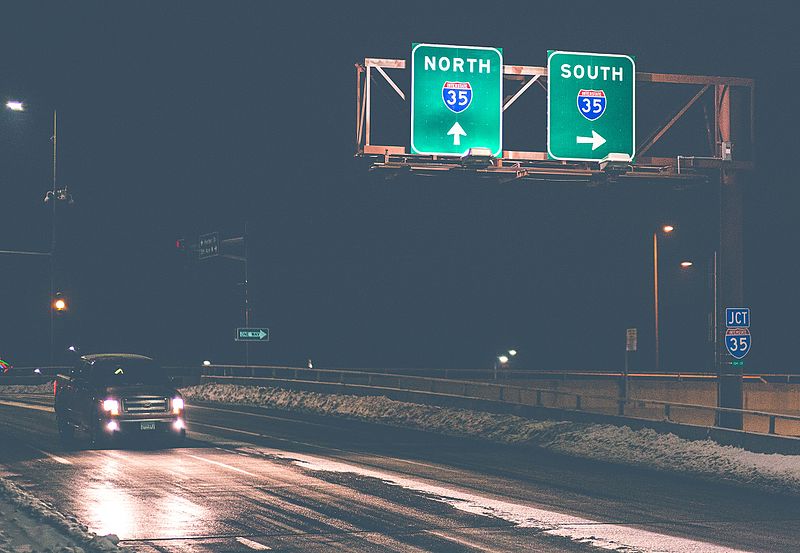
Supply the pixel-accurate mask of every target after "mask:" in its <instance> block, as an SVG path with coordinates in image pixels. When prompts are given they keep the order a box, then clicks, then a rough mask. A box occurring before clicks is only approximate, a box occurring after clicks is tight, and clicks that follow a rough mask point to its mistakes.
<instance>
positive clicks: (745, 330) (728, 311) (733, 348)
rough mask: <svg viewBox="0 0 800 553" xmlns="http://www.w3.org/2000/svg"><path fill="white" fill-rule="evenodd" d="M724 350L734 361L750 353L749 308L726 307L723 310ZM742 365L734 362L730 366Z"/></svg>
mask: <svg viewBox="0 0 800 553" xmlns="http://www.w3.org/2000/svg"><path fill="white" fill-rule="evenodd" d="M725 326H726V327H727V330H726V331H725V348H726V349H727V350H728V353H730V354H731V356H732V357H733V358H734V359H742V358H743V357H744V356H745V355H747V354H748V353H750V345H751V343H752V340H751V338H750V308H749V307H726V308H725ZM742 364H743V363H737V362H736V361H734V362H733V363H732V365H734V366H742Z"/></svg>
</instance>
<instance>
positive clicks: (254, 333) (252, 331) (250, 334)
mask: <svg viewBox="0 0 800 553" xmlns="http://www.w3.org/2000/svg"><path fill="white" fill-rule="evenodd" d="M236 341H237V342H269V329H268V328H237V329H236Z"/></svg>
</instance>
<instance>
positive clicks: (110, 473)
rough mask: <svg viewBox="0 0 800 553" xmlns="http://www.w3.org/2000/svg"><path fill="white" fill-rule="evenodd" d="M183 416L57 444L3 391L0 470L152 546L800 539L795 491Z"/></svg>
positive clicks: (466, 443) (391, 432) (457, 443)
mask: <svg viewBox="0 0 800 553" xmlns="http://www.w3.org/2000/svg"><path fill="white" fill-rule="evenodd" d="M188 423H189V431H190V437H191V439H190V440H189V441H188V442H187V444H186V446H185V447H181V448H171V447H168V446H159V447H156V446H151V445H147V444H126V447H117V448H114V449H104V450H89V449H85V448H75V449H71V450H67V449H65V448H64V447H62V446H61V444H60V443H59V441H58V437H57V435H56V433H55V421H54V415H53V413H52V409H51V399H50V398H49V397H48V396H32V395H29V396H13V397H11V396H7V395H2V392H1V391H0V475H2V476H5V477H8V478H11V479H12V480H14V481H15V482H17V483H18V484H19V485H21V486H23V487H25V488H26V489H29V490H30V491H31V492H33V493H34V494H35V495H37V496H39V497H40V498H42V499H45V500H47V501H49V502H51V503H52V504H54V505H55V506H56V507H57V508H58V509H59V510H61V511H62V512H66V513H71V514H74V515H76V516H77V517H78V519H79V520H80V521H81V522H83V523H84V524H86V525H87V526H88V527H89V529H90V530H91V531H94V532H97V533H99V534H108V533H114V534H117V535H118V536H119V537H120V538H121V539H122V540H123V541H122V542H121V544H122V545H124V546H126V547H129V548H131V549H132V550H134V551H139V552H148V553H149V552H172V551H181V552H201V551H215V552H223V551H226V552H227V551H231V552H233V551H237V552H240V551H248V552H249V551H258V550H262V551H269V550H271V551H309V552H316V551H360V552H363V551H402V552H406V551H443V552H461V551H498V552H499V551H514V552H518V551H537V552H540V551H541V552H550V551H591V550H596V549H595V547H596V546H602V547H604V548H621V547H623V546H627V547H628V549H627V551H632V550H639V551H697V552H708V553H712V552H724V551H787V552H789V551H798V550H800V540H798V538H800V500H798V499H797V498H788V497H783V496H780V495H775V494H766V493H760V492H754V491H750V490H746V489H743V488H738V487H734V486H726V485H719V484H710V483H705V482H701V481H696V480H692V479H687V478H682V477H677V476H670V475H664V474H657V473H653V472H650V471H645V470H636V469H631V468H624V467H619V466H616V465H609V464H602V463H596V462H588V461H582V460H577V459H571V458H566V457H562V456H558V455H553V454H549V453H546V452H541V451H536V450H524V449H521V448H514V447H508V446H499V445H490V446H487V445H486V444H484V443H480V442H477V441H471V440H464V439H456V438H445V437H441V436H435V435H431V434H427V433H423V432H417V431H408V430H399V429H391V428H384V427H379V426H376V425H369V424H363V423H356V422H352V421H341V420H332V419H325V418H322V417H317V416H313V415H303V414H297V413H287V412H280V411H272V410H264V409H256V408H241V407H240V408H236V410H235V411H230V410H228V409H224V408H220V407H219V406H213V405H190V406H189V410H188ZM590 544H594V546H592V545H590Z"/></svg>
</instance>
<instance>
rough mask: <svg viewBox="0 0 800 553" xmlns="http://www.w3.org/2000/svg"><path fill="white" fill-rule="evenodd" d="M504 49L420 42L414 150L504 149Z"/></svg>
mask: <svg viewBox="0 0 800 553" xmlns="http://www.w3.org/2000/svg"><path fill="white" fill-rule="evenodd" d="M502 102H503V52H502V50H500V49H499V48H484V47H477V46H448V45H443V44H415V45H414V46H413V48H412V50H411V152H412V153H415V154H429V155H463V154H465V153H466V152H467V150H469V149H470V148H486V149H488V150H489V151H490V152H491V153H492V155H493V156H496V157H498V156H500V155H502V151H503V103H502Z"/></svg>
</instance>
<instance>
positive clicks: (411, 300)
mask: <svg viewBox="0 0 800 553" xmlns="http://www.w3.org/2000/svg"><path fill="white" fill-rule="evenodd" d="M551 4H552V5H549V6H543V5H541V4H540V3H532V2H518V3H503V4H500V5H492V4H491V3H483V4H480V5H478V4H474V5H472V4H464V3H461V4H456V3H452V2H448V3H439V4H433V3H414V2H405V3H400V4H391V3H385V4H379V3H378V4H376V3H374V2H373V3H346V2H345V3H330V5H325V6H321V5H320V4H319V3H306V2H293V3H277V2H222V1H219V2H181V3H176V2H166V3H165V2H137V3H126V4H123V3H121V2H102V3H100V2H96V3H95V2H82V3H77V2H74V3H68V4H67V3H63V2H29V3H20V2H3V3H2V5H1V6H0V7H1V8H2V14H3V15H2V19H0V52H2V56H0V98H2V99H3V101H4V102H5V100H6V99H9V98H22V99H24V100H26V101H27V102H28V105H29V110H28V111H27V112H25V113H22V114H19V113H11V112H8V111H6V110H3V111H2V112H0V192H2V195H0V222H1V223H2V224H1V225H0V229H2V230H0V249H30V250H40V251H46V250H47V249H48V248H49V233H50V220H51V219H50V218H51V213H50V211H48V210H47V209H46V208H45V206H44V204H43V203H42V198H43V196H44V193H45V192H46V190H47V189H48V188H49V187H50V182H51V181H50V179H51V176H50V171H51V161H52V160H51V150H50V149H51V143H50V142H49V140H48V138H49V136H50V135H51V125H52V110H53V108H54V107H57V109H58V114H59V119H58V123H59V130H58V140H59V152H58V154H59V158H58V172H59V175H58V179H59V183H60V184H61V185H64V184H66V185H69V187H70V190H71V191H72V193H73V194H74V197H75V200H76V203H75V205H74V206H72V207H70V208H68V209H63V210H61V211H60V213H59V214H58V226H57V229H58V237H57V238H58V242H57V251H58V272H57V274H58V285H57V287H58V288H59V289H61V290H63V291H64V293H65V294H66V295H68V296H69V298H70V300H71V309H70V312H69V313H68V314H66V316H64V317H60V318H59V320H58V321H57V323H58V336H59V342H60V343H61V342H65V341H77V342H78V343H80V344H81V345H82V346H83V348H84V350H95V351H99V350H104V351H108V350H129V351H140V352H145V353H152V354H155V355H157V356H159V357H160V358H162V359H163V360H164V361H165V362H168V363H190V362H191V363H196V362H198V361H199V360H202V359H206V358H208V359H212V360H214V361H218V362H223V361H242V360H243V348H242V347H241V344H236V343H234V341H233V333H234V329H235V328H236V327H237V326H243V325H242V321H241V319H242V308H241V304H242V289H241V287H240V286H238V285H237V283H238V282H240V281H241V280H242V278H243V277H242V265H241V263H239V262H236V261H234V260H229V259H213V260H209V261H205V262H203V263H187V262H186V261H185V260H184V259H183V258H182V257H181V256H180V255H179V253H178V252H177V251H176V250H175V247H174V242H175V240H176V239H177V238H180V237H183V238H186V239H188V241H192V240H194V239H196V237H197V235H198V234H200V233H204V232H211V231H218V232H220V233H221V235H222V236H223V237H233V236H237V235H240V234H242V232H243V229H244V226H245V223H246V224H247V226H248V231H249V237H250V255H251V264H250V273H251V274H250V294H251V298H252V304H253V321H252V322H253V325H254V326H264V327H269V328H270V330H271V333H272V339H271V342H270V343H268V344H256V345H253V346H252V348H251V357H252V359H253V360H255V361H258V362H265V363H290V364H297V363H302V364H304V363H305V360H306V359H307V358H309V357H311V358H313V359H314V361H315V364H316V365H318V366H338V367H346V366H356V367H376V366H390V367H400V366H436V367H439V366H468V367H481V366H486V365H489V364H491V362H492V359H493V358H494V356H495V355H496V354H497V353H499V352H501V351H502V350H504V349H507V348H509V347H515V348H517V349H518V350H519V351H520V356H519V361H518V362H519V364H520V365H521V366H524V367H531V368H540V369H545V368H573V369H574V368H619V365H620V364H621V360H622V356H623V351H624V350H623V347H624V333H625V328H627V327H630V326H635V327H638V328H639V329H640V334H641V338H640V344H641V348H642V350H643V351H642V353H641V358H640V360H639V361H638V362H639V363H641V364H642V365H643V366H646V365H647V364H649V363H650V362H651V361H650V358H649V356H650V355H651V353H650V351H651V349H652V341H653V340H652V337H651V335H652V324H653V323H652V317H653V313H652V261H651V256H652V251H651V233H652V229H653V227H654V225H658V224H659V223H661V222H663V221H665V220H670V221H675V222H676V225H677V226H678V227H679V230H680V232H678V233H676V234H675V236H674V237H671V238H670V240H669V241H668V242H665V244H664V247H663V262H664V264H665V268H664V269H663V274H662V279H663V280H662V284H661V287H662V311H663V313H662V315H663V319H662V328H663V338H662V340H663V343H662V349H663V351H664V366H665V368H681V369H697V368H701V367H703V366H704V363H706V357H704V352H707V351H708V346H707V345H706V343H705V327H704V324H705V315H704V310H705V308H706V305H707V298H708V294H707V290H706V281H705V269H704V264H705V262H706V260H707V258H708V256H709V255H710V252H711V251H713V248H714V246H713V244H714V242H715V240H716V236H717V235H716V212H715V210H716V204H715V197H714V194H713V188H708V187H697V188H691V189H688V190H682V191H676V190H672V189H668V188H665V187H658V186H654V185H652V184H643V185H641V186H617V187H600V188H587V187H586V186H585V185H584V184H580V183H553V182H536V181H520V182H515V183H506V184H498V183H495V182H491V181H477V180H469V179H458V180H455V179H451V180H442V179H398V180H390V181H386V180H383V179H381V178H376V177H374V176H370V175H369V174H368V171H367V168H366V167H365V166H364V165H363V164H361V163H358V162H357V161H356V160H354V158H353V153H354V112H355V71H354V63H355V62H356V61H358V60H359V59H361V60H363V58H364V57H387V58H408V55H409V52H410V48H411V43H412V42H435V43H450V44H465V45H491V46H499V47H502V48H503V50H504V55H505V62H506V63H509V64H524V65H545V63H546V52H547V50H548V49H564V50H575V51H594V52H609V53H626V54H631V55H634V56H636V61H637V69H638V70H639V71H651V72H665V73H666V72H676V73H690V74H704V75H726V76H744V77H752V78H755V79H756V82H757V85H756V86H757V91H758V92H757V97H756V99H757V113H756V117H757V123H756V124H757V127H756V129H757V133H756V136H757V138H756V140H757V154H758V167H757V170H756V171H755V172H754V173H753V174H751V175H750V177H749V179H748V189H747V193H746V207H745V222H744V227H745V303H746V304H747V305H749V306H750V307H752V309H753V313H752V319H753V326H752V332H753V344H754V350H753V354H752V355H751V356H750V357H748V365H747V366H748V369H750V370H775V371H783V370H792V369H794V368H796V363H795V362H794V358H795V348H796V345H795V343H796V338H795V336H794V332H793V330H794V329H793V327H792V322H793V314H794V312H795V310H797V309H798V307H800V304H798V294H797V292H796V291H795V287H796V286H797V284H796V283H797V282H798V279H800V266H799V265H798V261H797V256H796V251H797V247H796V243H797V240H796V239H797V238H798V232H797V231H796V230H795V229H794V226H795V224H796V217H795V209H796V206H797V200H798V193H797V178H796V175H795V172H794V171H793V170H792V169H793V167H792V166H791V163H792V161H793V160H794V159H796V158H797V154H796V148H797V140H796V137H795V134H796V132H797V130H796V129H797V128H798V127H797V122H798V117H797V111H798V110H797V109H796V108H795V107H794V104H796V100H795V98H794V96H796V94H795V91H796V90H797V85H798V77H797V75H798V72H800V67H798V61H797V51H798V48H797V45H798V42H797V38H796V32H795V30H794V29H793V27H792V22H793V17H792V16H791V14H790V11H789V10H788V7H789V6H790V3H788V2H786V3H774V4H773V3H770V4H767V5H764V4H757V5H750V4H751V3H746V4H745V3H741V4H737V3H731V2H702V3H700V2H678V3H676V2H664V3H661V4H654V3H650V2H606V3H600V2H560V3H551ZM407 78H408V77H407V76H405V77H404V76H403V75H402V74H399V75H398V80H399V81H400V82H401V83H405V81H404V80H403V79H407ZM404 86H405V87H406V88H407V83H405V85H404ZM375 93H376V99H375V104H376V105H375V108H376V117H378V114H382V115H381V117H382V119H379V120H376V121H378V122H376V133H378V135H379V136H380V133H381V132H383V133H384V134H385V135H387V136H386V138H387V140H390V141H391V142H392V143H394V144H400V145H402V144H404V143H406V142H407V140H408V139H407V136H405V135H404V134H402V133H400V134H395V135H394V136H393V137H392V136H388V134H390V133H391V132H392V129H393V128H394V127H392V125H395V127H398V128H400V129H402V128H403V127H402V125H403V124H405V121H406V115H405V112H404V111H402V108H403V106H402V105H401V104H400V103H399V102H398V101H397V100H396V98H395V97H394V96H393V93H391V91H390V90H389V89H388V88H386V87H383V88H381V89H378V87H376V92H375ZM691 94H692V92H691V91H688V90H684V91H679V92H676V93H674V94H672V96H671V97H666V98H661V97H659V96H658V95H651V96H647V93H646V92H643V93H641V94H640V99H639V100H638V101H637V112H638V113H637V117H639V118H641V119H642V120H645V121H646V120H648V117H649V118H650V119H651V120H652V121H654V122H658V121H660V120H662V119H663V118H664V117H666V116H667V115H668V114H669V112H670V111H671V110H673V109H676V108H677V107H679V105H680V104H681V103H682V102H685V101H686V100H687V99H688V98H689V97H690V96H691ZM544 110H545V96H544V93H543V91H542V90H535V89H534V90H531V91H530V94H529V96H526V97H525V99H524V101H523V100H521V101H520V102H519V103H518V105H516V106H514V108H512V109H511V110H509V111H508V112H507V113H506V128H507V134H506V147H519V148H523V147H526V146H528V144H522V142H526V141H528V140H529V141H530V144H533V145H534V147H535V146H536V145H537V144H540V146H539V148H538V149H543V142H544V135H545V128H544V126H543V125H542V124H540V123H539V121H540V120H541V118H542V117H543V115H544V113H545V112H544ZM696 116H697V114H695V118H696ZM398 121H399V122H401V123H400V124H398ZM381 124H384V125H385V127H383V128H382V127H381ZM649 130H651V128H641V129H640V131H639V132H642V133H645V132H647V131H649ZM704 140H705V134H704V132H703V131H700V132H699V133H698V131H697V130H692V129H691V128H678V129H676V131H675V133H674V134H673V135H672V136H670V135H668V136H667V137H666V138H665V145H664V146H662V148H664V149H665V150H668V151H664V152H662V153H664V154H665V155H676V154H681V153H697V152H698V148H701V147H702V146H698V145H702V144H703V141H704ZM514 141H516V142H517V143H514ZM534 149H537V148H534ZM699 153H700V155H703V154H705V153H706V152H699ZM234 253H238V252H236V251H234ZM685 257H691V258H692V259H694V260H696V261H697V265H698V269H697V270H695V272H694V273H684V274H681V273H679V272H678V271H677V270H673V269H672V267H674V266H675V265H676V263H677V261H679V260H680V259H682V258H685ZM48 274H49V273H48V265H47V261H46V260H44V259H37V258H19V257H10V256H0V275H2V276H0V285H1V286H2V289H0V317H1V318H0V358H5V359H8V360H10V361H11V362H13V363H16V364H24V363H26V362H37V361H44V360H46V359H47V357H48V354H47V349H48V290H49V277H48Z"/></svg>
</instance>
